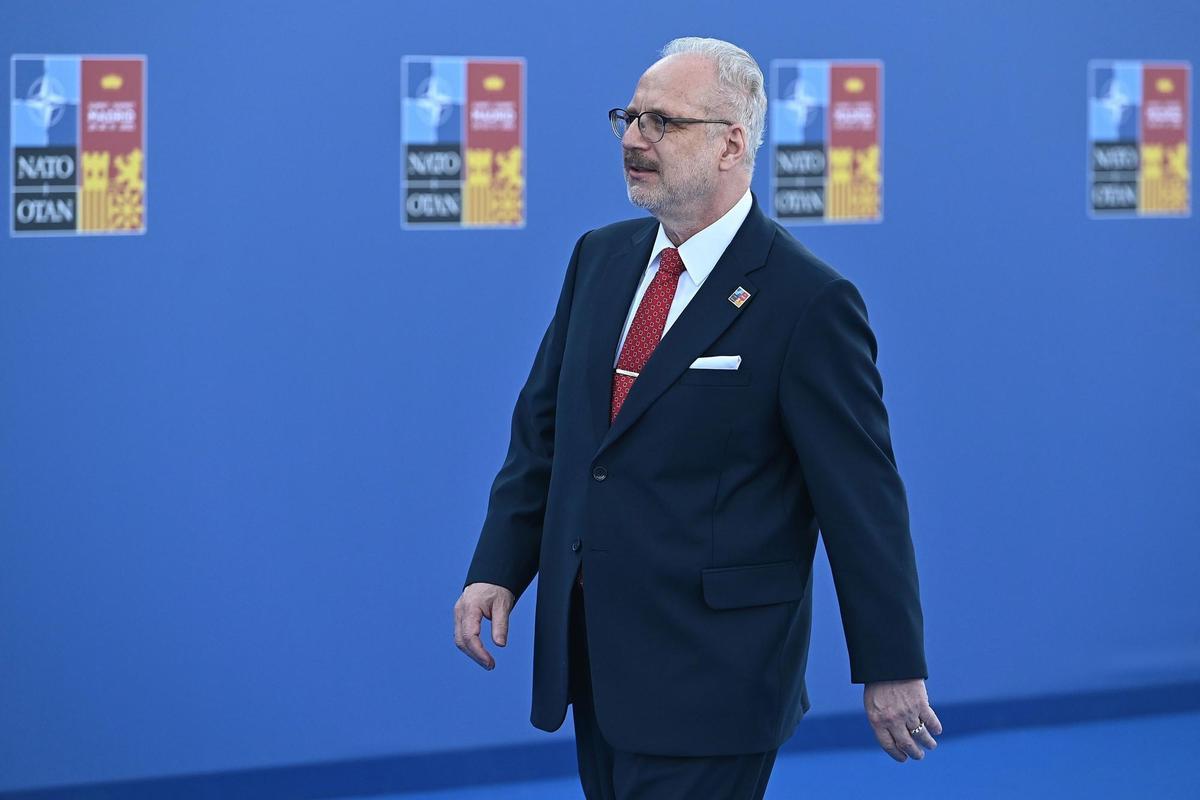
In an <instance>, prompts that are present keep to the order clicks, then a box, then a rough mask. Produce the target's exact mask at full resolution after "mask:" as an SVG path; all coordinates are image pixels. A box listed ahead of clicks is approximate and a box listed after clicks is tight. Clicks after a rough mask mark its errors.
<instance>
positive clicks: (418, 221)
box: [400, 56, 525, 228]
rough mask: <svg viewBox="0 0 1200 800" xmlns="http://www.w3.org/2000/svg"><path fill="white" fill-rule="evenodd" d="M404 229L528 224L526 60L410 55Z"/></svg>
mask: <svg viewBox="0 0 1200 800" xmlns="http://www.w3.org/2000/svg"><path fill="white" fill-rule="evenodd" d="M400 72H401V82H402V83H403V85H404V107H403V110H402V113H403V124H402V138H403V148H404V169H403V173H402V176H401V183H402V186H403V191H402V199H403V202H404V208H403V211H402V213H401V221H402V225H403V226H404V227H406V228H427V227H443V228H445V227H449V228H482V227H491V228H520V227H524V225H525V60H524V59H521V58H465V57H443V56H405V57H404V59H403V60H402V62H401V70H400Z"/></svg>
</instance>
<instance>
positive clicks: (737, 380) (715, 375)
mask: <svg viewBox="0 0 1200 800" xmlns="http://www.w3.org/2000/svg"><path fill="white" fill-rule="evenodd" d="M679 383H680V385H683V384H688V385H690V386H748V385H749V384H750V371H749V370H748V369H746V366H745V364H744V363H743V365H742V366H741V367H738V368H737V369H696V368H695V367H689V368H688V369H686V370H684V372H683V374H682V375H680V376H679Z"/></svg>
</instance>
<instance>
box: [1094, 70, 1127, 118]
mask: <svg viewBox="0 0 1200 800" xmlns="http://www.w3.org/2000/svg"><path fill="white" fill-rule="evenodd" d="M1099 103H1100V107H1101V108H1103V109H1104V110H1106V111H1107V112H1108V113H1109V114H1110V115H1112V122H1113V125H1116V126H1120V124H1121V120H1122V118H1124V116H1125V110H1126V109H1127V108H1129V107H1130V106H1132V105H1133V102H1132V100H1131V98H1130V97H1129V95H1127V94H1125V90H1124V89H1122V88H1121V83H1120V81H1118V80H1117V79H1116V78H1115V77H1114V78H1113V79H1112V80H1111V81H1109V83H1108V92H1107V93H1106V94H1105V95H1104V96H1103V97H1101V98H1100V100H1099Z"/></svg>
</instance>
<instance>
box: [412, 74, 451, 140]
mask: <svg viewBox="0 0 1200 800" xmlns="http://www.w3.org/2000/svg"><path fill="white" fill-rule="evenodd" d="M416 104H417V108H419V109H421V110H422V111H423V112H425V115H426V116H427V117H428V118H429V124H430V125H431V126H433V127H434V128H438V127H441V125H442V123H443V122H445V121H446V120H447V119H449V118H450V110H451V106H453V105H454V98H452V97H451V96H450V93H449V92H447V91H446V89H445V88H444V87H443V86H442V82H441V81H440V80H438V78H437V76H434V75H430V76H429V77H428V78H426V79H425V80H423V81H421V84H420V85H419V86H417V96H416Z"/></svg>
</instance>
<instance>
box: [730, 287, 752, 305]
mask: <svg viewBox="0 0 1200 800" xmlns="http://www.w3.org/2000/svg"><path fill="white" fill-rule="evenodd" d="M749 299H750V293H749V292H747V291H746V290H745V289H743V288H742V287H740V286H739V287H737V288H736V289H734V290H733V294H731V295H729V302H731V303H733V304H734V305H735V306H737V307H738V308H741V307H742V304H743V303H745V302H746V301H747V300H749Z"/></svg>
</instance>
